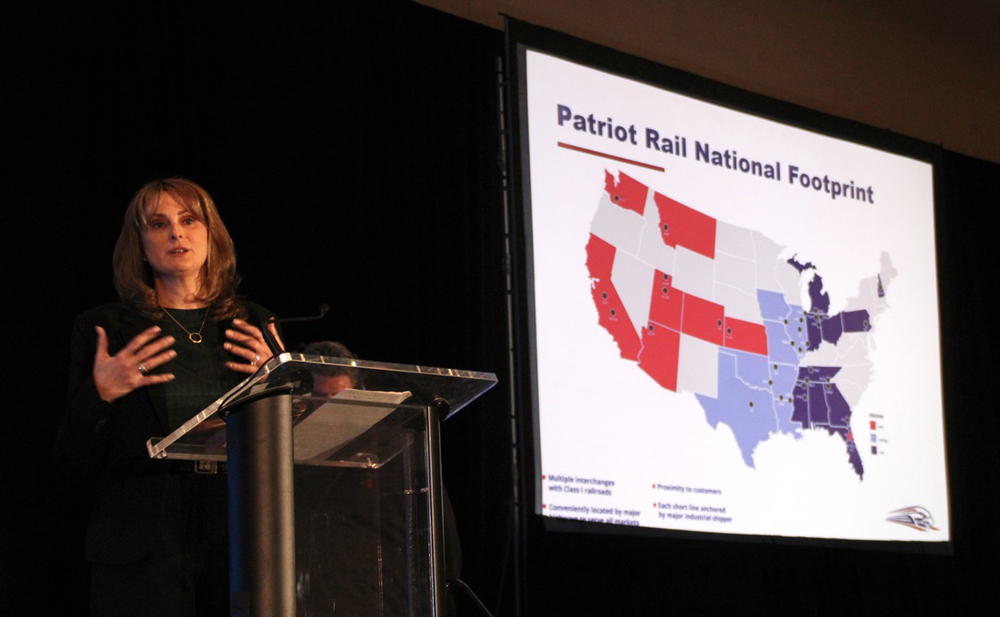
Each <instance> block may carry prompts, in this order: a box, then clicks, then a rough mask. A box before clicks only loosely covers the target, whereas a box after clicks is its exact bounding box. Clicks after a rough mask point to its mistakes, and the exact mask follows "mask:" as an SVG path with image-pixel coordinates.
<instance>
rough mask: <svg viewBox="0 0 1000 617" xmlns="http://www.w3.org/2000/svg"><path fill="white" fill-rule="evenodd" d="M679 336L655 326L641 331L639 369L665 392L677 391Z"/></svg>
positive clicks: (651, 325)
mask: <svg viewBox="0 0 1000 617" xmlns="http://www.w3.org/2000/svg"><path fill="white" fill-rule="evenodd" d="M680 348H681V335H680V334H679V333H678V332H675V331H674V330H669V329H667V328H664V327H662V326H658V325H656V324H649V326H647V327H646V328H645V329H644V330H643V331H642V353H640V354H639V368H641V369H642V370H644V371H646V373H647V374H648V375H649V376H650V377H652V378H653V380H654V381H656V383H658V384H660V385H661V386H663V387H664V388H666V389H667V390H672V391H674V392H676V391H677V364H678V358H679V357H680Z"/></svg>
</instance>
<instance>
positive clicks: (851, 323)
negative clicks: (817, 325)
mask: <svg viewBox="0 0 1000 617" xmlns="http://www.w3.org/2000/svg"><path fill="white" fill-rule="evenodd" d="M840 315H841V319H842V321H843V322H844V332H868V331H869V330H871V329H872V327H871V322H870V321H869V315H868V311H866V310H864V309H861V310H860V311H844V312H843V313H841V314H840Z"/></svg>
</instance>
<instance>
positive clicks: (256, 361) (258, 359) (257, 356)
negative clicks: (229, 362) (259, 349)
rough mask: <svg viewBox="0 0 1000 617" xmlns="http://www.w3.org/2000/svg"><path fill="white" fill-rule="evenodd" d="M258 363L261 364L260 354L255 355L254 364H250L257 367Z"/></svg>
mask: <svg viewBox="0 0 1000 617" xmlns="http://www.w3.org/2000/svg"><path fill="white" fill-rule="evenodd" d="M258 362H260V354H259V353H255V354H254V355H253V362H251V363H250V366H257V363H258Z"/></svg>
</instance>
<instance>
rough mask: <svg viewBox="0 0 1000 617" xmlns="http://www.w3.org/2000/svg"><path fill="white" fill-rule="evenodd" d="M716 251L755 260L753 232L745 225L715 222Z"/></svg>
mask: <svg viewBox="0 0 1000 617" xmlns="http://www.w3.org/2000/svg"><path fill="white" fill-rule="evenodd" d="M715 253H716V255H718V254H719V253H726V254H729V255H733V256H734V257H742V258H743V259H746V260H749V261H755V259H756V254H755V252H754V243H753V232H752V231H750V230H749V229H747V228H745V227H737V226H736V225H730V224H729V223H723V222H722V221H716V223H715Z"/></svg>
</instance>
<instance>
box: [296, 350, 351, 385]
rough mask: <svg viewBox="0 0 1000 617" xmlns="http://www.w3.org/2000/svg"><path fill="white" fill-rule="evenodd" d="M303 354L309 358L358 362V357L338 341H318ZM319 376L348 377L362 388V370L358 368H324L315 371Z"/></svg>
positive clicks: (303, 351)
mask: <svg viewBox="0 0 1000 617" xmlns="http://www.w3.org/2000/svg"><path fill="white" fill-rule="evenodd" d="M302 353H304V354H306V355H308V356H323V357H325V358H347V359H348V360H357V359H358V357H357V356H356V355H354V353H353V352H352V351H351V350H350V349H348V348H347V347H346V346H345V345H344V344H343V343H338V342H337V341H316V342H315V343H309V344H308V345H306V348H305V349H304V350H302ZM312 372H313V373H315V374H317V375H325V376H328V377H335V376H337V375H347V376H348V377H350V378H351V383H352V384H354V386H355V387H361V370H360V369H358V368H356V367H347V366H322V367H318V368H315V369H313V371H312Z"/></svg>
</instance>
